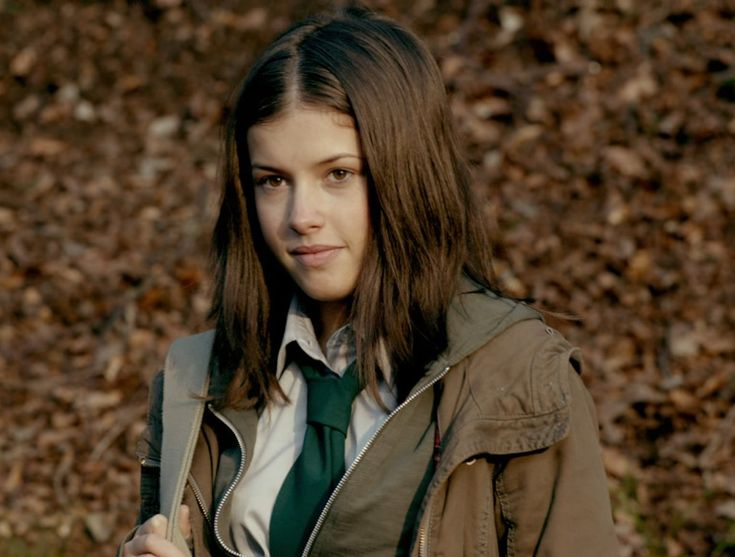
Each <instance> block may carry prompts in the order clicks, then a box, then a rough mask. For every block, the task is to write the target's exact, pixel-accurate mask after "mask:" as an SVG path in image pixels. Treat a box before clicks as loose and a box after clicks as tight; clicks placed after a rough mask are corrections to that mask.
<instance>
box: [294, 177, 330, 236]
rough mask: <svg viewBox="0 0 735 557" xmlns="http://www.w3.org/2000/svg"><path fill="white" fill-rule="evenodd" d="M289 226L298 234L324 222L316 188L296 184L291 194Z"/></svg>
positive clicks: (317, 226)
mask: <svg viewBox="0 0 735 557" xmlns="http://www.w3.org/2000/svg"><path fill="white" fill-rule="evenodd" d="M288 218H289V223H288V224H289V227H290V228H291V229H292V230H294V231H296V232H298V233H299V234H306V233H308V232H310V231H312V230H316V229H318V228H320V227H321V226H322V225H323V224H324V215H323V213H322V207H321V203H320V200H319V195H318V191H317V188H314V187H310V186H309V185H307V184H296V185H295V186H294V188H293V190H292V194H291V207H290V208H289V217H288Z"/></svg>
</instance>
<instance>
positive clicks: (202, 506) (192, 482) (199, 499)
mask: <svg viewBox="0 0 735 557" xmlns="http://www.w3.org/2000/svg"><path fill="white" fill-rule="evenodd" d="M189 486H190V487H191V491H192V492H193V493H194V499H196V500H197V504H198V505H199V509H200V510H201V511H202V515H204V520H206V521H207V525H208V526H211V524H212V519H211V517H210V516H209V511H208V510H207V507H206V505H205V504H204V496H203V495H202V492H201V490H200V489H199V484H197V482H196V480H195V479H194V476H193V475H192V474H191V472H190V473H189Z"/></svg>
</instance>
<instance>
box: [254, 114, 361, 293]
mask: <svg viewBox="0 0 735 557" xmlns="http://www.w3.org/2000/svg"><path fill="white" fill-rule="evenodd" d="M247 141H248V150H249V152H250V160H251V161H252V177H253V183H254V184H255V208H256V211H257V215H258V221H259V223H260V228H261V230H262V233H263V237H264V238H265V242H266V244H267V245H268V247H269V248H270V250H271V251H272V252H273V255H274V256H275V257H276V259H277V260H278V261H279V262H280V263H281V265H283V267H284V269H285V270H286V271H287V272H288V274H289V275H290V276H291V278H292V279H293V281H294V282H295V283H296V285H297V286H298V287H299V288H300V289H301V290H302V292H303V293H304V294H306V295H307V296H308V297H309V298H311V299H312V300H314V301H317V302H322V303H324V302H346V301H347V298H348V297H349V296H350V295H351V294H352V293H353V291H354V290H355V286H356V284H357V279H358V276H359V274H360V269H361V268H362V262H363V259H364V257H365V250H366V246H367V243H368V235H369V234H370V217H369V211H368V191H367V179H366V168H365V161H364V159H363V155H362V149H361V148H360V138H359V136H358V134H357V130H356V129H355V126H354V122H353V121H352V119H351V118H350V117H349V116H347V115H344V114H340V113H338V112H336V111H333V110H329V109H319V108H305V107H303V108H296V107H294V108H289V109H287V110H286V111H285V112H284V113H282V114H280V115H279V116H277V117H276V119H274V120H270V121H267V122H264V123H261V124H258V125H255V126H253V127H252V128H250V130H249V131H248V135H247Z"/></svg>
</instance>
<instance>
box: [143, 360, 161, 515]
mask: <svg viewBox="0 0 735 557" xmlns="http://www.w3.org/2000/svg"><path fill="white" fill-rule="evenodd" d="M162 411H163V371H159V372H158V373H157V374H156V375H155V376H154V378H153V381H152V382H151V388H150V393H149V397H148V423H147V424H146V429H145V430H144V431H143V434H142V435H141V437H140V439H139V441H138V450H137V456H138V460H139V461H140V509H139V512H138V520H137V524H143V522H145V521H146V520H148V519H149V518H150V517H152V516H153V515H155V514H157V513H158V512H159V507H160V505H159V486H160V472H161V440H162V431H163V426H162Z"/></svg>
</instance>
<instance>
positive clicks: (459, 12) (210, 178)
mask: <svg viewBox="0 0 735 557" xmlns="http://www.w3.org/2000/svg"><path fill="white" fill-rule="evenodd" d="M379 4H380V7H381V9H383V10H385V11H386V12H387V13H388V14H389V15H392V16H394V17H397V18H399V19H402V20H403V21H405V22H406V23H408V24H409V25H411V26H412V27H414V28H415V29H417V31H418V32H419V34H421V35H422V36H424V37H426V38H427V40H428V41H429V43H430V46H431V48H432V50H433V51H434V53H435V54H436V55H437V57H438V59H439V63H440V67H441V70H442V74H443V76H444V78H445V80H446V82H447V88H448V91H449V95H450V101H451V109H452V112H453V114H454V116H455V120H456V123H457V127H458V129H459V131H460V134H461V137H462V141H463V147H464V150H465V152H466V153H467V157H468V159H469V160H470V162H472V163H473V164H474V167H475V177H474V180H475V184H474V187H475V189H476V190H477V191H478V192H481V193H483V194H484V195H485V198H486V199H485V203H484V205H483V210H485V212H486V214H487V217H488V219H489V221H490V222H491V224H492V228H493V234H494V242H495V245H494V247H495V251H496V262H495V263H496V268H497V271H498V277H499V281H500V284H501V286H502V287H503V288H505V289H506V291H507V292H508V293H510V294H512V295H515V296H532V297H535V298H536V299H537V300H539V302H540V303H541V304H542V305H543V306H544V307H547V308H551V309H555V310H560V311H563V312H566V313H571V314H573V315H575V316H577V317H580V318H581V319H582V320H583V324H582V326H576V325H574V322H572V321H568V322H565V321H564V320H561V321H560V322H559V323H558V324H556V326H558V327H559V328H561V329H563V331H564V333H565V334H566V335H567V336H568V337H569V338H570V339H571V340H572V341H573V342H574V343H576V344H579V345H580V346H582V348H583V353H584V357H585V366H584V373H583V378H584V379H585V381H586V382H587V384H588V385H589V386H590V388H591V390H592V392H593V395H594V396H595V398H596V401H597V408H598V417H599V421H600V425H601V436H602V440H603V443H604V450H603V461H604V464H605V467H606V470H607V471H608V474H609V477H610V484H611V489H612V493H613V499H614V504H615V517H616V521H617V529H618V534H619V537H620V539H621V542H622V544H623V546H624V552H625V554H626V555H630V556H635V557H642V556H643V555H647V554H661V555H668V556H672V557H673V556H676V555H706V554H709V553H711V552H712V551H713V548H715V547H717V546H718V544H719V546H720V547H732V545H733V543H735V542H733V540H732V538H731V537H730V538H728V537H727V536H728V535H730V534H728V528H729V526H728V525H731V524H732V521H733V520H735V511H734V510H733V501H734V500H735V499H734V498H735V487H734V486H735V439H733V433H732V432H733V431H735V411H733V403H734V402H735V367H734V366H733V363H732V362H733V356H734V354H735V347H734V346H733V345H734V343H735V333H734V331H735V303H733V301H735V282H733V280H732V276H733V271H734V270H735V269H733V263H734V262H735V254H734V253H733V246H735V237H734V234H735V231H734V230H733V227H732V223H733V222H735V215H734V214H733V212H734V211H735V172H734V171H733V164H732V162H733V159H732V153H733V152H735V102H733V100H734V99H735V96H733V91H734V90H735V88H734V86H733V83H735V81H734V80H733V75H734V74H733V72H734V71H735V54H733V50H732V37H733V36H735V27H734V24H733V18H732V10H731V8H730V7H728V5H727V2H725V1H724V0H714V1H712V2H707V3H702V4H701V5H699V4H696V3H692V2H678V3H675V4H676V5H673V4H672V5H668V4H667V5H664V4H665V3H654V4H652V5H650V6H649V5H648V4H644V3H640V2H634V1H631V0H616V1H615V2H598V1H596V0H595V1H586V2H581V3H574V2H573V3H571V4H568V5H567V4H564V5H561V4H559V5H556V4H553V3H546V4H544V3H528V2H526V3H518V2H515V3H506V4H507V5H500V4H498V3H488V2H472V3H470V4H469V5H468V6H467V7H466V8H461V9H460V8H459V7H450V6H449V5H448V4H446V3H435V2H419V3H410V2H405V3H402V2H399V1H395V2H380V3H379ZM501 4H502V3H501ZM511 4H512V5H511ZM695 4H696V5H695ZM312 7H313V6H312ZM308 9H309V6H307V5H306V3H301V2H285V3H282V5H272V6H254V5H250V4H249V3H245V4H242V5H239V6H237V7H234V5H232V4H229V3H226V4H224V5H221V6H220V5H218V6H217V7H213V6H210V5H208V4H207V3H204V2H190V3H189V2H182V1H180V0H156V1H145V2H139V3H121V2H112V3H108V4H105V5H104V6H102V5H99V4H95V3H81V4H80V3H64V4H63V5H62V4H57V3H53V2H52V3H39V4H37V5H36V4H34V5H33V6H30V5H29V6H28V7H26V6H25V5H24V4H22V3H7V2H6V3H2V2H0V27H2V28H3V29H4V30H5V31H6V33H5V34H4V36H6V37H7V40H5V41H3V43H2V45H0V60H2V62H3V63H4V65H5V66H4V67H7V68H8V72H7V73H6V74H5V75H3V76H2V77H0V104H1V105H2V106H3V111H2V116H0V117H2V118H3V122H4V124H6V125H3V126H2V127H0V240H1V242H2V243H1V244H0V245H1V246H2V247H1V248H0V312H1V313H2V318H3V319H2V320H1V321H0V373H2V379H3V389H2V390H0V409H1V410H0V427H1V428H2V431H3V432H4V435H3V436H2V437H0V550H1V549H2V547H3V546H2V544H3V540H4V539H9V538H12V539H14V540H18V539H20V538H25V539H27V540H31V539H35V538H36V537H37V536H38V535H39V532H40V531H48V532H50V534H51V536H52V538H51V539H52V540H53V541H51V542H47V543H46V542H44V543H46V544H47V545H51V546H53V545H58V546H59V547H64V548H65V549H66V551H67V552H68V553H70V554H89V553H90V551H92V549H91V548H92V547H94V548H95V549H94V550H95V551H100V552H104V553H110V552H111V551H112V548H113V546H114V545H115V543H116V542H117V540H119V539H120V537H121V536H122V535H123V534H124V533H125V532H126V531H127V529H128V528H129V526H130V525H131V523H132V521H133V520H134V517H135V515H136V512H137V508H136V504H137V492H136V491H137V488H136V485H137V478H138V464H137V461H136V459H135V456H134V455H135V443H136V441H137V438H138V436H139V434H140V432H141V431H142V429H143V427H144V423H145V409H146V396H147V391H146V385H147V382H148V380H149V378H150V377H151V375H152V374H153V373H154V372H155V371H156V370H157V369H158V368H159V367H160V365H161V363H162V361H163V357H164V355H165V352H166V349H167V346H168V344H169V343H170V341H171V340H172V339H173V338H175V337H177V336H180V335H182V334H188V333H191V332H195V331H196V330H198V329H200V328H202V327H204V326H205V325H204V323H205V316H206V313H207V310H208V294H209V271H208V269H207V265H206V260H205V256H206V253H207V242H208V234H209V227H210V225H211V219H212V214H213V205H214V204H215V203H216V186H215V183H216V177H217V166H216V161H217V153H218V149H219V137H218V124H219V122H220V120H221V118H222V116H223V114H224V113H225V108H224V105H225V101H226V99H227V97H228V95H229V94H230V92H231V90H232V88H233V86H234V84H235V82H236V81H237V78H238V76H239V75H240V73H241V71H242V70H243V68H244V67H245V66H247V64H248V63H249V61H251V60H252V59H253V56H254V55H255V52H257V51H258V50H259V49H260V48H261V47H262V46H263V45H264V43H265V41H266V40H268V39H270V38H272V37H273V36H274V34H276V33H277V32H279V31H281V30H282V29H283V28H284V27H285V26H286V25H287V24H288V22H289V21H291V20H292V19H293V18H295V17H297V16H299V15H303V14H304V13H305V12H306V11H308ZM9 29H12V32H7V31H8V30H9ZM705 494H706V496H705ZM674 523H676V524H678V525H680V526H679V527H677V529H676V531H673V529H671V528H669V526H670V525H671V524H674ZM39 539H41V538H39ZM43 539H46V538H43ZM723 540H724V541H723ZM728 540H729V541H728ZM29 543H30V542H29ZM727 543H729V544H730V545H729V546H727V545H726V544H727Z"/></svg>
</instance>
